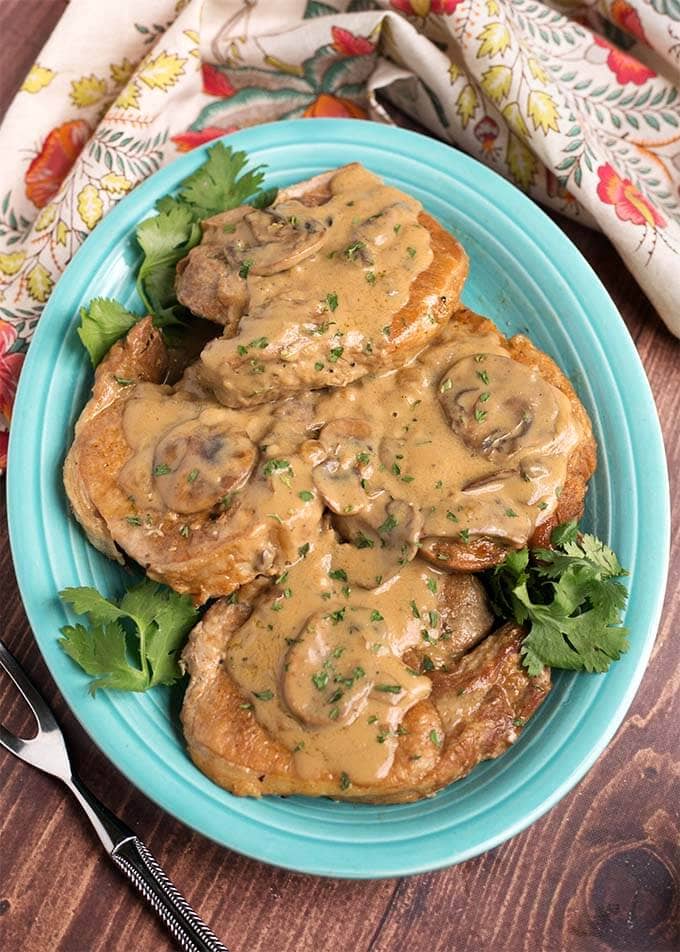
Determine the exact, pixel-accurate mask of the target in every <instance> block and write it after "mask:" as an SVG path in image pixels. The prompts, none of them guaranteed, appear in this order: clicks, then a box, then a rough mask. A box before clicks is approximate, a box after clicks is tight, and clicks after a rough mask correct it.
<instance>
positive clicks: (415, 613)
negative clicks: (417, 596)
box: [409, 601, 420, 618]
mask: <svg viewBox="0 0 680 952" xmlns="http://www.w3.org/2000/svg"><path fill="white" fill-rule="evenodd" d="M409 604H410V606H411V614H412V615H413V617H414V618H420V612H419V611H418V606H417V605H416V603H415V601H411V602H409Z"/></svg>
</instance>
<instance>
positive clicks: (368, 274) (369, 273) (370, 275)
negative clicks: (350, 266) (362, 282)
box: [366, 271, 376, 285]
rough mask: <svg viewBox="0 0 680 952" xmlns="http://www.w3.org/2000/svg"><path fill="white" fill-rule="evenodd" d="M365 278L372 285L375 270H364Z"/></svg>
mask: <svg viewBox="0 0 680 952" xmlns="http://www.w3.org/2000/svg"><path fill="white" fill-rule="evenodd" d="M366 280H367V281H368V283H369V284H371V285H372V284H375V281H376V275H375V271H367V272H366Z"/></svg>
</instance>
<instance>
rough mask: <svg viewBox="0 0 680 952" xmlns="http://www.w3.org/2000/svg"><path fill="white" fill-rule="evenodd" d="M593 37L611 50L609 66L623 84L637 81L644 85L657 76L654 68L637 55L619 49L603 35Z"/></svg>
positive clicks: (598, 43) (637, 83) (608, 57)
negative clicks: (645, 64)
mask: <svg viewBox="0 0 680 952" xmlns="http://www.w3.org/2000/svg"><path fill="white" fill-rule="evenodd" d="M593 39H594V40H595V43H596V44H597V45H598V46H601V47H603V48H604V49H606V50H609V55H608V56H607V66H608V67H609V69H610V70H611V71H612V73H613V74H614V75H615V76H616V81H617V82H618V83H621V85H622V86H623V85H625V84H626V83H635V85H636V86H642V84H643V83H644V82H646V81H647V80H648V79H651V78H652V77H653V76H656V73H655V72H654V70H653V69H650V68H649V67H648V66H644V65H643V64H642V63H640V62H639V61H638V60H636V59H635V57H633V56H629V55H628V53H624V52H622V51H621V50H619V49H617V47H616V46H613V45H612V44H611V43H610V42H609V41H608V40H604V39H603V38H602V37H601V36H593Z"/></svg>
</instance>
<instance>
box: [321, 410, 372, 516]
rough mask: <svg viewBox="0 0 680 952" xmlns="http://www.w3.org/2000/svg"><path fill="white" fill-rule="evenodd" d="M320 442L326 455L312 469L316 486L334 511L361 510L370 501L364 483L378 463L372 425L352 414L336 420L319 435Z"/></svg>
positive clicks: (347, 512) (354, 511) (351, 511)
mask: <svg viewBox="0 0 680 952" xmlns="http://www.w3.org/2000/svg"><path fill="white" fill-rule="evenodd" d="M319 443H320V445H321V447H322V448H323V450H324V452H325V457H326V458H325V459H324V460H323V462H321V463H318V464H317V465H316V466H315V467H314V469H313V471H312V479H313V480H314V485H315V486H316V488H317V489H318V490H319V493H320V494H321V496H322V497H323V499H324V501H325V503H326V505H327V506H328V508H329V509H331V510H332V511H333V512H336V513H338V514H349V513H357V512H360V511H361V510H362V509H364V508H365V507H366V506H367V505H368V503H369V501H370V496H369V494H368V492H367V490H366V488H365V486H366V484H367V481H368V480H369V479H370V477H371V476H372V474H373V472H374V467H375V464H376V451H375V446H376V441H375V440H374V439H373V436H372V432H371V427H370V425H369V424H368V423H366V422H365V421H364V420H357V419H353V418H349V417H348V418H343V419H340V420H333V421H332V422H331V423H328V424H326V426H325V427H324V428H323V430H322V431H321V433H320V434H319Z"/></svg>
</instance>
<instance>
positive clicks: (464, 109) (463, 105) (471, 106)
mask: <svg viewBox="0 0 680 952" xmlns="http://www.w3.org/2000/svg"><path fill="white" fill-rule="evenodd" d="M478 105H479V102H478V100H477V93H476V91H475V87H474V86H471V85H470V83H467V85H465V86H463V88H462V90H461V93H460V95H459V97H458V99H457V100H456V114H457V115H458V116H460V121H461V123H462V124H463V129H466V128H467V124H468V122H469V121H470V119H472V117H473V116H474V114H475V113H476V112H477V106H478Z"/></svg>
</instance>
